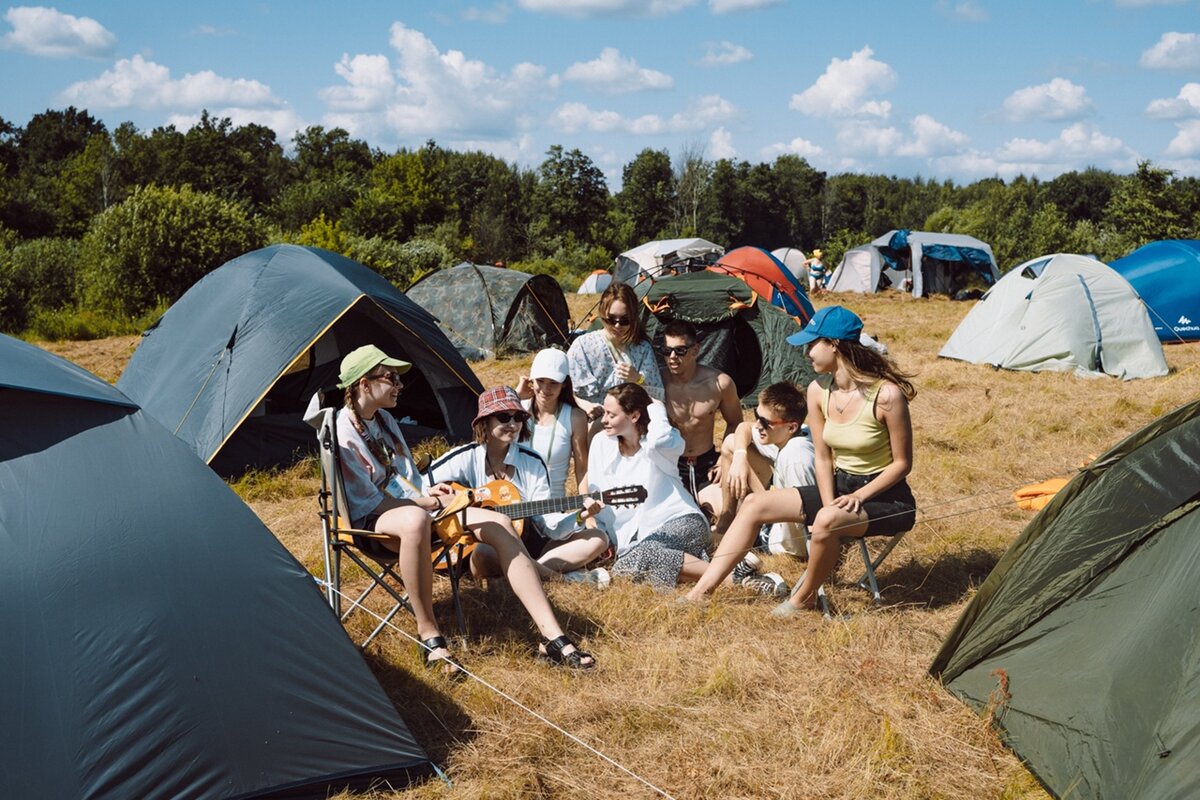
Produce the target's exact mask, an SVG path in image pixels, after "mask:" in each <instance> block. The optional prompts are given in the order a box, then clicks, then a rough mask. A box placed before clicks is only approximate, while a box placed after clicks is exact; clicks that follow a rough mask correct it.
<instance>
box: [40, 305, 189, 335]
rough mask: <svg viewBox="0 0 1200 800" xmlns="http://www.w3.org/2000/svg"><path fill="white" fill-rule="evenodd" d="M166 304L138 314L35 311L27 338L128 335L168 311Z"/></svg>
mask: <svg viewBox="0 0 1200 800" xmlns="http://www.w3.org/2000/svg"><path fill="white" fill-rule="evenodd" d="M166 311H167V305H166V304H165V303H161V304H159V305H157V306H155V307H154V308H152V309H149V310H148V311H146V313H144V314H141V315H139V316H136V317H121V316H111V315H106V314H102V313H100V312H98V311H94V310H90V309H82V308H77V307H67V308H59V309H50V310H46V309H43V310H39V311H36V312H34V314H33V316H32V318H31V319H30V321H29V326H28V328H26V329H25V331H24V332H23V333H22V336H23V337H24V338H26V339H34V340H37V341H44V342H58V341H81V340H91V339H106V338H108V337H109V336H128V335H131V334H137V333H141V332H142V331H144V330H146V329H147V328H149V327H150V326H151V325H153V324H154V321H155V320H157V319H158V318H159V317H161V316H162V315H163V314H165V313H166Z"/></svg>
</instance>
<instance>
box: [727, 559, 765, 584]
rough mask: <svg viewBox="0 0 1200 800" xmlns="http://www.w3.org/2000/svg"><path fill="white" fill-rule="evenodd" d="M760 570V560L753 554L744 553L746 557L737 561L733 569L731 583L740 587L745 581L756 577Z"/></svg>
mask: <svg viewBox="0 0 1200 800" xmlns="http://www.w3.org/2000/svg"><path fill="white" fill-rule="evenodd" d="M760 569H762V559H760V558H759V557H758V556H756V555H754V553H746V557H745V558H743V559H742V560H741V561H739V562H738V563H737V566H735V567H734V568H733V573H732V576H733V582H734V583H736V584H738V585H741V584H743V583H745V582H746V580H747V579H749V578H751V577H753V576H755V575H757V574H758V571H759V570H760Z"/></svg>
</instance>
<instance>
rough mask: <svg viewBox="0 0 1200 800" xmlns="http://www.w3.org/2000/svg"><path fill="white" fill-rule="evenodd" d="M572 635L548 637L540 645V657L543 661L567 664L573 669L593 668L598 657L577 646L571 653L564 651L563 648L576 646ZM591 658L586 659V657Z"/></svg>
mask: <svg viewBox="0 0 1200 800" xmlns="http://www.w3.org/2000/svg"><path fill="white" fill-rule="evenodd" d="M574 645H575V643H574V642H572V641H571V637H569V636H567V635H566V634H565V633H564V634H563V635H562V636H559V637H558V638H557V639H547V640H546V641H545V642H543V643H542V644H541V646H540V647H538V658H539V659H541V660H543V661H549V662H550V663H551V664H565V665H566V666H568V667H570V668H571V669H592V668H593V667H595V666H596V659H595V658H594V657H593V656H592V654H591V653H585V652H583V651H582V650H580V649H579V647H578V646H576V647H575V649H574V650H572V651H571V652H570V653H564V652H563V648H565V647H571V646H574ZM585 658H586V659H589V660H588V661H584V659H585Z"/></svg>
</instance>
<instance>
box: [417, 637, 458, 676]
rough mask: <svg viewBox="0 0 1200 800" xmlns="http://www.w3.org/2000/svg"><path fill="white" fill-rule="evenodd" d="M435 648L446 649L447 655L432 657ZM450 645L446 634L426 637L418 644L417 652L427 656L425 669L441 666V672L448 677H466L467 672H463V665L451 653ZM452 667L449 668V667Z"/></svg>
mask: <svg viewBox="0 0 1200 800" xmlns="http://www.w3.org/2000/svg"><path fill="white" fill-rule="evenodd" d="M434 650H446V651H447V655H444V656H441V657H439V658H430V656H431V655H433V651H434ZM449 650H450V645H448V644H447V643H446V637H445V636H431V637H430V638H428V639H424V640H423V641H422V642H421V643H420V644H419V645H417V652H419V653H420V654H421V655H422V656H424V657H425V669H427V670H433V669H438V668H440V670H441V674H442V675H445V676H446V677H447V678H455V679H459V678H465V677H466V676H467V673H465V672H463V669H462V667H460V666H459V665H458V663H457V662H455V660H454V659H453V658H451V656H450V655H449ZM448 667H449V668H450V669H447V668H448Z"/></svg>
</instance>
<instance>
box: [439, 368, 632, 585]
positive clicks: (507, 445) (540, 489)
mask: <svg viewBox="0 0 1200 800" xmlns="http://www.w3.org/2000/svg"><path fill="white" fill-rule="evenodd" d="M528 421H529V412H528V411H526V410H525V408H524V406H522V405H521V401H520V399H519V398H518V397H517V393H516V392H515V391H513V390H512V389H511V388H509V387H507V386H499V387H497V388H495V389H488V390H487V391H486V392H484V393H483V394H481V395H479V408H478V413H477V414H476V415H475V420H474V421H473V422H472V423H471V428H472V430H473V431H474V433H475V441H474V442H473V443H471V444H464V445H462V446H461V447H456V448H454V449H453V450H450V451H449V452H447V453H446V454H444V455H443V456H441V457H440V458H438V459H437V460H436V461H434V462H433V464H431V465H430V467H429V476H430V479H431V480H437V481H440V482H442V483H458V484H461V485H463V486H468V487H472V488H477V487H480V486H483V485H485V484H487V483H490V482H491V481H495V480H502V481H508V482H509V483H511V484H513V486H515V487H516V489H517V491H518V492H519V493H520V495H521V497H520V499H521V500H523V501H524V500H548V499H550V497H551V496H553V491H552V489H551V484H550V473H549V471H548V470H547V469H546V462H545V461H543V459H542V456H541V455H540V454H538V452H537V451H536V450H533V449H532V448H530V447H528V446H527V445H525V444H524V441H525V440H526V439H528V438H529V429H528V428H527V427H526V424H527V423H528ZM558 496H560V497H561V496H562V495H561V493H560V494H559V495H558ZM598 508H599V507H598V505H597V504H592V508H590V509H587V508H585V509H583V510H581V511H579V512H578V514H577V513H575V512H571V513H552V514H544V515H540V516H536V517H532V518H530V519H527V520H526V521H525V523H524V526H523V527H524V528H525V533H524V535H523V536H522V537H521V540H522V542H524V544H525V548H526V550H528V551H529V553H530V554H531V555H532V556H533V557H534V558H536V559H537V566H538V571H539V572H540V574H541V576H542V577H543V578H558V577H559V576H560V574H561V576H562V578H564V579H566V580H569V581H575V582H581V583H593V584H597V585H600V586H607V585H608V582H609V575H608V573H607V572H606V571H604V570H591V571H580V570H578V568H579V567H581V566H583V565H584V564H587V563H588V562H589V561H591V560H592V559H594V558H595V557H596V556H598V555H600V554H601V553H602V552H604V550H605V549H606V548H607V547H608V541H607V540H606V539H605V537H604V536H602V535H601V534H599V533H597V532H596V531H593V530H588V529H586V528H585V527H584V525H583V523H584V521H586V519H587V517H588V515H589V514H594V513H595V512H596V511H597V510H598ZM496 510H497V511H499V512H500V513H504V507H503V506H500V507H498V508H497V509H496ZM471 571H472V573H473V574H475V575H477V576H485V575H496V574H499V571H500V568H499V565H498V562H497V558H496V554H495V553H494V552H493V551H492V550H491V549H490V548H489V547H487V546H485V545H482V544H481V545H479V546H478V547H476V548H475V550H474V552H473V553H472V554H471Z"/></svg>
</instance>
